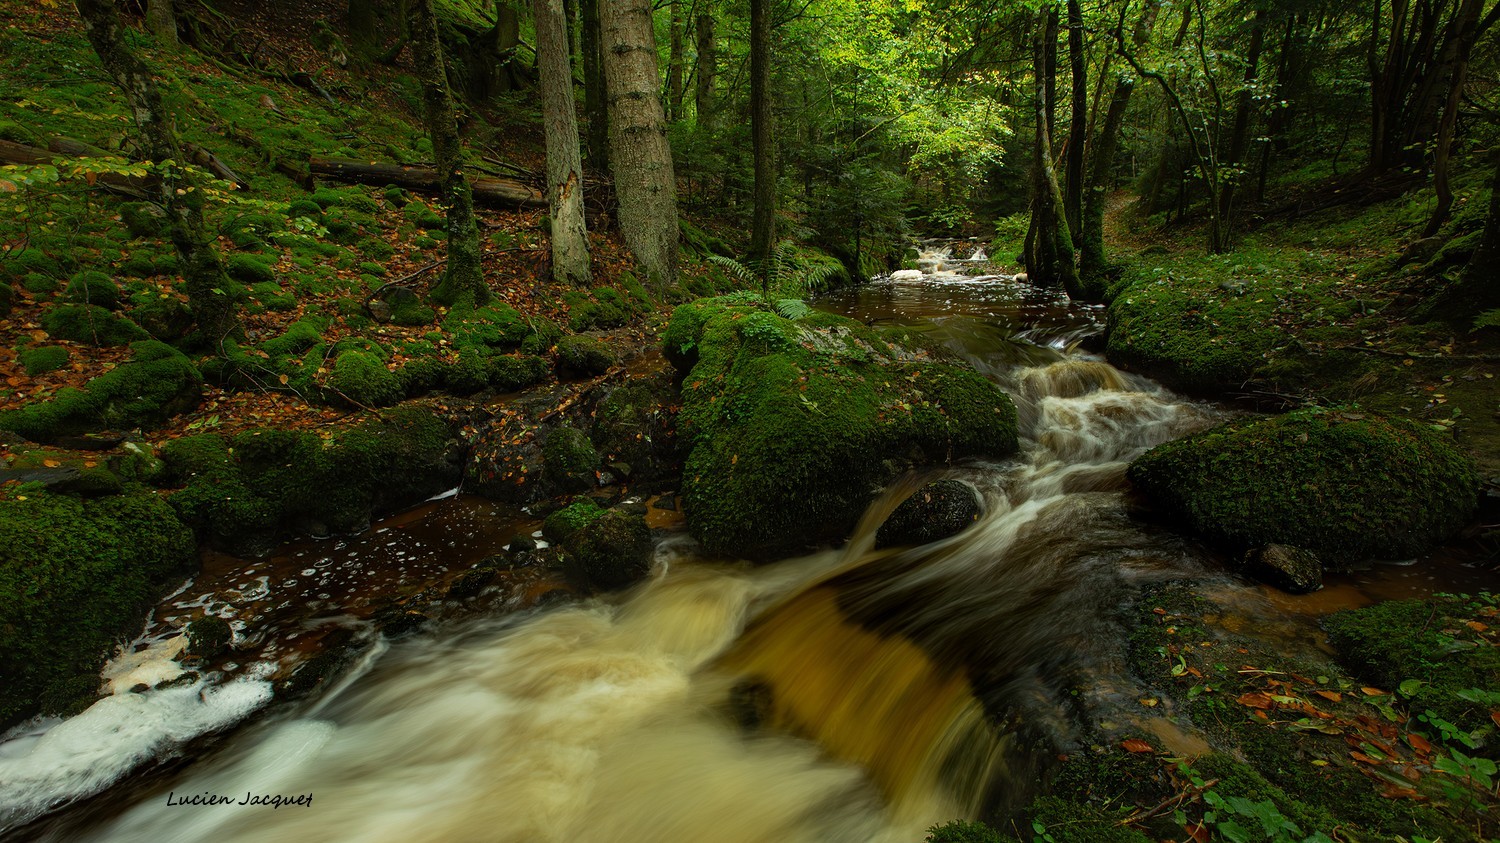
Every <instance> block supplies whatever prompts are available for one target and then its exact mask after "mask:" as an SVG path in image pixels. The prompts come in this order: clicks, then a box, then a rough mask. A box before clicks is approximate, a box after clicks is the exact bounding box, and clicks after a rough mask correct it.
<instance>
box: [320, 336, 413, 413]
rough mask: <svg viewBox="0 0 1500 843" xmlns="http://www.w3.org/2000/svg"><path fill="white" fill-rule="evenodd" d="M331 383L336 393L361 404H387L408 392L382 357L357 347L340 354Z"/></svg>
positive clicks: (375, 405)
mask: <svg viewBox="0 0 1500 843" xmlns="http://www.w3.org/2000/svg"><path fill="white" fill-rule="evenodd" d="M328 385H329V387H331V388H332V389H333V391H334V394H335V395H336V396H338V397H340V398H342V399H344V400H345V401H348V402H350V403H352V404H355V405H357V406H362V407H385V406H388V405H391V404H394V403H396V402H397V401H400V400H401V398H402V397H403V396H404V395H405V394H406V391H405V389H404V388H403V386H402V383H401V379H400V378H399V377H397V376H396V374H395V373H394V372H392V371H391V370H389V369H387V368H386V367H385V363H384V362H382V361H381V360H380V358H379V357H376V356H375V355H374V354H371V353H369V352H366V351H359V350H355V349H351V350H349V351H345V352H344V353H342V354H340V355H339V357H338V361H337V362H335V363H334V366H333V374H332V376H330V377H329V379H328Z"/></svg>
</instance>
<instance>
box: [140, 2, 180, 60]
mask: <svg viewBox="0 0 1500 843" xmlns="http://www.w3.org/2000/svg"><path fill="white" fill-rule="evenodd" d="M146 28H147V29H149V30H151V34H152V35H153V36H155V37H156V43H158V44H160V45H161V46H163V47H166V48H167V49H169V50H175V49H177V12H176V11H175V10H174V9H173V8H172V0H146Z"/></svg>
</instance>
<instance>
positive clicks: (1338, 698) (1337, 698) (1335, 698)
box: [1313, 691, 1344, 702]
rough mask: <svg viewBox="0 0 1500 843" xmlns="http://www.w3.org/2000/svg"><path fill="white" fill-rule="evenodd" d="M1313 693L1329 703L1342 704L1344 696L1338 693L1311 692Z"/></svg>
mask: <svg viewBox="0 0 1500 843" xmlns="http://www.w3.org/2000/svg"><path fill="white" fill-rule="evenodd" d="M1313 693H1314V694H1317V695H1318V696H1320V697H1322V698H1323V699H1325V700H1328V701H1329V702H1342V701H1343V699H1344V695H1343V694H1340V693H1339V692H1338V691H1313Z"/></svg>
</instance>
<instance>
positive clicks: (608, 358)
mask: <svg viewBox="0 0 1500 843" xmlns="http://www.w3.org/2000/svg"><path fill="white" fill-rule="evenodd" d="M618 362H619V357H618V356H617V355H616V354H615V352H614V350H613V349H611V348H610V347H609V345H608V344H607V343H605V342H604V341H603V340H601V339H598V338H597V337H579V336H571V337H563V338H562V339H560V340H558V341H557V373H558V374H559V375H560V376H562V377H573V378H588V377H593V376H595V375H602V374H604V373H605V372H608V371H609V370H610V369H612V368H614V366H615V364H616V363H618Z"/></svg>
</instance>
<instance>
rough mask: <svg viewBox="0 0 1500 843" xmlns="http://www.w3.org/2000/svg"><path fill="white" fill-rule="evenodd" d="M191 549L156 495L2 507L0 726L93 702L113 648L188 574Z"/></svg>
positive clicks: (24, 499)
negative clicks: (1, 678) (2, 678)
mask: <svg viewBox="0 0 1500 843" xmlns="http://www.w3.org/2000/svg"><path fill="white" fill-rule="evenodd" d="M194 550H195V545H194V542H193V535H192V532H191V531H190V530H188V529H186V528H185V527H183V526H182V524H180V523H179V522H178V520H177V518H176V516H175V515H174V514H173V512H172V509H171V508H170V507H169V506H167V505H166V503H164V502H163V501H161V500H160V499H159V498H157V497H156V496H155V495H154V494H151V493H131V494H128V495H120V496H110V497H104V498H96V499H91V500H80V499H78V498H76V497H71V496H68V495H58V494H51V493H47V492H32V493H27V494H25V495H13V496H11V497H10V498H8V499H5V500H0V673H3V674H4V676H5V678H6V681H5V682H4V683H0V728H3V727H6V726H9V725H11V724H13V723H15V722H16V721H18V720H20V719H22V718H24V717H27V716H30V715H31V714H34V713H37V712H38V711H41V712H43V713H76V710H77V707H78V705H79V704H80V703H82V704H86V703H87V702H88V701H90V700H92V698H93V696H94V694H95V692H96V691H97V690H98V687H99V680H98V674H99V669H100V668H101V667H102V665H103V663H104V660H105V658H106V657H107V655H108V654H109V651H110V649H111V647H112V646H113V645H114V643H115V642H116V641H119V640H121V639H122V638H123V637H125V636H126V635H128V634H130V633H132V632H134V631H135V630H136V629H137V628H138V625H139V624H140V623H141V619H142V617H143V616H144V614H145V612H146V611H147V609H148V608H149V607H150V606H151V604H152V603H153V602H154V601H155V599H156V598H157V597H158V596H159V594H160V593H161V592H162V591H163V590H165V588H166V586H167V584H168V583H169V582H171V581H172V580H173V579H175V578H177V577H181V576H184V575H186V573H187V572H188V571H189V569H190V567H191V566H192V565H193V563H194V561H195V557H194Z"/></svg>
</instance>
